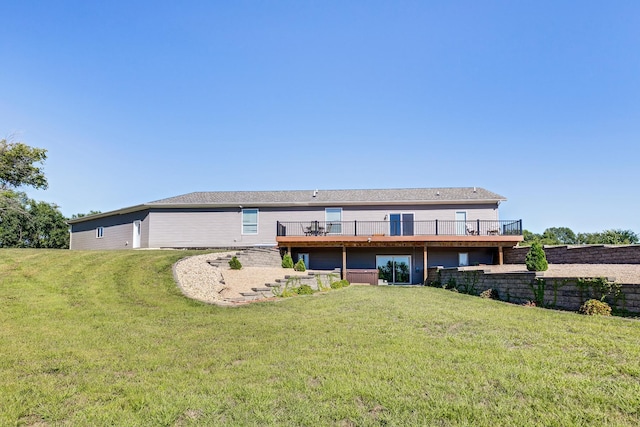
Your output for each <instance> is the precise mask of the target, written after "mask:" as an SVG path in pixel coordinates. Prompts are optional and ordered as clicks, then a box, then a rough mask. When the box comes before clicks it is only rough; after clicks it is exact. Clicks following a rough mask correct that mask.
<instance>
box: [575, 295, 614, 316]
mask: <svg viewBox="0 0 640 427" xmlns="http://www.w3.org/2000/svg"><path fill="white" fill-rule="evenodd" d="M578 312H579V313H580V314H586V315H587V316H611V307H610V306H609V304H607V303H606V302H604V301H600V300H597V299H590V300H587V301H585V303H584V304H582V306H581V307H580V310H579V311H578Z"/></svg>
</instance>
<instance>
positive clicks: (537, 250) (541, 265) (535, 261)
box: [524, 242, 549, 271]
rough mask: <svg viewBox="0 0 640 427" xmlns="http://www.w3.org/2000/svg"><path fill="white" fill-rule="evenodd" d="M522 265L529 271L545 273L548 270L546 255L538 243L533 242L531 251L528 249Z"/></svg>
mask: <svg viewBox="0 0 640 427" xmlns="http://www.w3.org/2000/svg"><path fill="white" fill-rule="evenodd" d="M524 263H525V264H526V265H527V270H529V271H546V270H547V269H548V268H549V264H548V263H547V255H546V254H545V253H544V249H542V245H541V244H540V243H538V242H533V243H532V244H531V249H529V252H527V256H526V257H525V258H524Z"/></svg>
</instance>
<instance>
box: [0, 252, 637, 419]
mask: <svg viewBox="0 0 640 427" xmlns="http://www.w3.org/2000/svg"><path fill="white" fill-rule="evenodd" d="M187 254H188V253H186V252H177V251H139V252H138V251H136V252H131V251H129V252H124V251H123V252H70V251H45V250H0V280H1V282H0V425H39V426H45V425H149V426H158V425H168V426H174V425H177V426H182V425H265V424H277V425H313V426H315V425H347V426H348V425H358V426H361V425H365V426H366V425H384V424H387V425H439V426H447V425H469V426H495V425H509V426H514V425H518V426H526V425H545V426H554V425H556V426H566V425H584V426H587V425H611V426H624V425H629V426H632V425H638V424H639V423H640V344H639V343H640V322H638V321H637V320H629V319H622V318H601V317H587V316H581V315H577V314H573V313H567V312H556V311H550V310H544V309H538V308H525V307H520V306H514V305H509V304H506V303H502V302H497V301H491V300H484V299H480V298H477V297H470V296H466V295H460V294H454V293H451V292H449V291H445V290H440V289H434V288H394V287H357V286H351V287H349V288H345V289H341V290H335V291H331V292H327V293H325V294H316V295H314V296H306V297H295V298H289V299H286V300H283V301H279V302H277V303H258V304H251V305H248V306H244V307H240V308H221V307H216V306H208V305H205V304H201V303H198V302H194V301H190V300H188V299H186V298H184V297H183V296H182V295H181V294H180V292H179V291H178V290H177V288H176V287H175V285H174V283H173V279H172V274H171V265H172V264H173V263H174V262H175V261H176V260H178V259H179V258H180V257H183V256H185V255H187Z"/></svg>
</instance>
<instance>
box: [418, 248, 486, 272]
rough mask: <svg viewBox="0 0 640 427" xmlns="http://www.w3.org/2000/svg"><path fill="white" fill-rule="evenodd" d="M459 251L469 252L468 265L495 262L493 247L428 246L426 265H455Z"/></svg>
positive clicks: (430, 266) (429, 266)
mask: <svg viewBox="0 0 640 427" xmlns="http://www.w3.org/2000/svg"><path fill="white" fill-rule="evenodd" d="M460 252H466V253H468V254H469V265H479V264H495V258H496V249H495V248H491V249H489V248H442V249H441V248H429V249H428V252H427V267H428V268H432V267H438V266H440V267H457V266H458V254H459V253H460Z"/></svg>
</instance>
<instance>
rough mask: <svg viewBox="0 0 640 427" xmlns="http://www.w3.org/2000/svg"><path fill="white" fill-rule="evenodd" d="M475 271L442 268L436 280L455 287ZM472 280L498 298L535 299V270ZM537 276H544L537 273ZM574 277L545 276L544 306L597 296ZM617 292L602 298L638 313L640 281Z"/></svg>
mask: <svg viewBox="0 0 640 427" xmlns="http://www.w3.org/2000/svg"><path fill="white" fill-rule="evenodd" d="M436 271H437V270H436V269H430V270H429V280H436V278H437V273H436ZM474 273H476V271H469V270H467V271H464V270H460V269H457V268H446V269H441V270H440V282H441V283H447V281H448V280H449V279H450V278H453V279H455V280H456V283H457V284H458V286H460V285H461V284H464V283H465V281H470V280H474V279H473V277H474V276H473V274H474ZM477 273H478V274H477V275H476V276H475V278H476V279H475V280H477V282H476V285H475V288H476V294H479V293H480V292H482V291H484V290H486V289H494V290H497V291H498V295H499V297H500V299H501V300H503V301H508V302H512V303H524V302H527V301H532V300H535V296H534V294H533V290H532V288H531V284H532V282H534V281H535V278H536V273H535V272H523V273H495V274H494V273H490V272H483V271H482V270H478V271H477ZM539 278H540V279H545V278H544V276H540V277H539ZM576 280H577V279H576V278H575V277H566V278H562V277H558V278H556V277H553V278H546V279H545V288H544V289H545V291H544V304H545V306H550V307H556V308H563V309H566V310H576V311H577V310H578V309H579V308H580V306H581V305H582V304H583V303H584V302H585V301H586V300H588V299H590V298H597V299H599V298H600V295H597V294H595V293H593V292H591V291H586V290H585V291H582V290H580V289H579V288H578V287H577V286H576ZM620 290H621V294H622V295H624V297H619V298H618V299H617V300H614V299H612V298H611V297H607V298H606V299H605V301H607V303H609V304H610V305H611V307H616V308H618V309H621V310H628V311H629V312H633V313H639V312H640V284H635V285H634V284H621V285H620Z"/></svg>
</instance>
